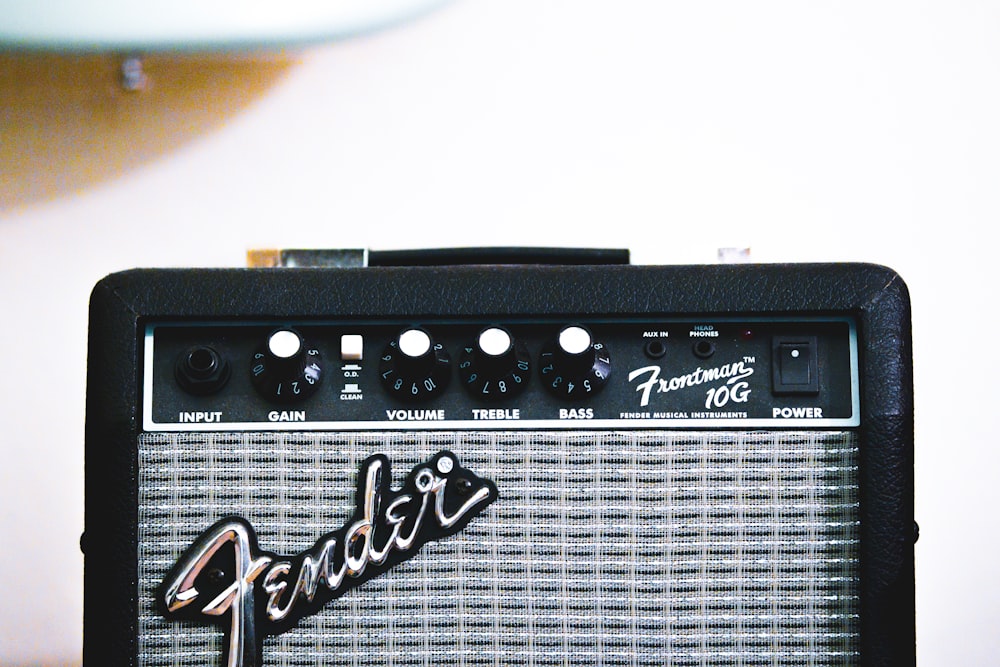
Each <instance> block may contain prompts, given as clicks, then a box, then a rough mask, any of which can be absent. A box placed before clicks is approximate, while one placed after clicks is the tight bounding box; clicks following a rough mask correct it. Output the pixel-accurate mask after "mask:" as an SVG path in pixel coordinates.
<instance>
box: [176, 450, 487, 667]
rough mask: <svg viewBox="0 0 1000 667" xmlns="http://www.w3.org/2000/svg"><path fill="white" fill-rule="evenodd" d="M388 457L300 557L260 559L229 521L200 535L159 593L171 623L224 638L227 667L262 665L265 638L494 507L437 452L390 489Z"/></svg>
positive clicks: (481, 482) (367, 471)
mask: <svg viewBox="0 0 1000 667" xmlns="http://www.w3.org/2000/svg"><path fill="white" fill-rule="evenodd" d="M391 480H392V475H391V474H390V464H389V459H388V458H386V457H385V456H384V455H381V454H377V455H375V456H372V457H370V458H368V459H366V460H365V462H364V463H363V464H362V465H361V472H360V474H359V475H358V492H357V501H356V503H357V510H356V511H355V514H354V516H353V517H352V518H351V520H350V521H348V522H347V523H346V524H345V525H344V526H342V527H341V528H339V529H338V530H335V531H334V532H332V533H327V534H326V535H323V536H322V537H320V538H319V540H317V541H316V543H315V544H314V545H313V547H312V548H311V549H309V550H307V551H305V552H303V553H300V554H298V555H297V556H290V557H288V556H278V555H277V554H274V553H270V552H267V551H261V550H260V549H259V547H258V545H257V536H256V535H255V533H254V530H253V527H252V526H251V525H250V524H249V523H248V522H247V521H246V520H244V519H242V518H239V517H228V518H225V519H223V520H221V521H219V522H218V523H216V524H215V525H213V526H212V527H211V528H209V529H208V530H206V531H205V532H204V533H202V534H201V535H200V536H199V537H198V538H197V539H196V540H195V541H194V543H193V544H192V545H191V546H190V547H188V549H187V551H186V552H185V553H184V555H183V556H181V558H180V560H178V562H177V564H176V565H175V566H174V568H173V569H172V570H171V571H170V573H169V574H168V575H167V576H166V577H165V578H164V580H163V584H162V585H161V587H160V590H159V591H158V594H157V598H158V599H157V603H158V605H159V608H160V611H161V613H162V614H163V615H164V616H165V617H166V618H167V619H187V620H200V621H203V622H210V623H215V624H218V625H221V626H222V628H223V630H224V631H225V632H226V633H227V635H228V637H227V641H226V648H225V649H224V651H225V655H224V657H223V664H224V665H226V667H259V666H260V665H261V664H262V662H261V659H260V657H259V656H260V651H261V646H262V645H263V639H264V636H265V635H274V634H279V633H281V632H284V631H286V630H288V629H290V628H291V627H293V626H294V625H295V624H296V622H298V620H299V619H301V618H302V617H303V616H307V615H309V614H313V613H316V612H317V611H319V609H320V608H321V607H322V606H323V605H324V604H326V603H327V602H329V601H330V600H333V599H334V598H338V597H340V596H341V595H343V594H344V593H346V592H347V591H348V590H350V589H352V588H355V587H357V586H360V585H361V584H362V583H364V582H365V581H367V580H369V579H371V578H372V577H376V576H378V575H380V574H382V573H384V572H385V571H386V570H388V569H389V568H391V567H393V566H394V565H397V564H399V563H401V562H403V561H405V560H407V559H409V558H412V557H413V556H414V555H416V553H417V552H418V551H419V550H420V547H422V546H423V545H424V544H425V543H427V542H429V541H432V540H439V539H441V538H443V537H446V536H448V535H453V534H455V533H457V532H459V531H460V530H462V529H463V528H464V527H465V526H466V524H468V523H469V521H471V520H472V518H473V517H475V516H476V515H477V514H479V513H480V512H481V511H482V510H483V509H485V508H486V506H487V505H489V504H490V503H492V502H493V501H494V500H496V499H497V488H496V485H495V484H493V482H491V481H489V480H486V479H481V478H479V477H477V476H476V475H474V474H473V473H471V472H469V471H468V470H465V469H464V468H462V467H461V466H460V465H459V463H458V459H457V458H456V457H455V455H454V454H452V453H451V452H447V451H443V452H440V453H438V454H437V455H436V456H434V457H433V458H432V459H431V460H430V461H429V462H427V463H424V464H421V465H419V466H417V467H416V468H414V469H413V470H412V471H411V472H410V474H409V475H408V476H407V479H406V482H405V484H404V485H403V488H402V489H401V490H400V491H398V492H397V491H393V490H392V489H391V488H390V483H391Z"/></svg>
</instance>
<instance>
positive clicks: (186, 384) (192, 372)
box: [174, 345, 229, 396]
mask: <svg viewBox="0 0 1000 667" xmlns="http://www.w3.org/2000/svg"><path fill="white" fill-rule="evenodd" d="M174 377H175V378H176V379H177V384H179V385H180V386H181V388H182V389H183V390H184V391H186V392H188V393H189V394H197V395H200V396H204V395H206V394H213V393H215V392H217V391H219V390H220V389H222V387H224V386H225V384H226V383H227V382H228V381H229V362H228V361H226V359H225V357H223V356H222V355H220V354H219V353H218V352H216V351H215V349H213V348H211V347H209V346H207V345H196V346H194V347H191V348H188V349H187V350H185V351H184V352H182V353H181V354H180V356H178V357H177V362H176V363H175V364H174Z"/></svg>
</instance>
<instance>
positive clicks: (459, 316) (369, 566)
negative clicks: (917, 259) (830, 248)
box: [83, 265, 915, 667]
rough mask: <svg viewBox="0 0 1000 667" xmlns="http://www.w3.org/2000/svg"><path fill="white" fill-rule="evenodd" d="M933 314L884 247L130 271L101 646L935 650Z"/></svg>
mask: <svg viewBox="0 0 1000 667" xmlns="http://www.w3.org/2000/svg"><path fill="white" fill-rule="evenodd" d="M909 326H910V324H909V305H908V297H907V293H906V288H905V286H904V284H903V282H902V281H901V280H900V278H899V277H897V276H896V275H895V274H894V273H893V272H892V271H890V270H887V269H885V268H882V267H877V266H870V265H770V266H755V265H732V266H711V267H648V266H460V267H447V268H443V267H419V268H416V267H410V268H390V267H385V268H362V269H294V270H293V269H267V270H259V269H254V270H141V271H132V272H126V273H121V274H116V275H112V276H110V277H108V278H106V279H105V280H103V281H102V282H101V283H100V284H99V285H98V286H97V287H96V289H95V291H94V295H93V299H92V303H91V331H90V357H89V380H88V396H87V443H86V447H87V451H86V466H87V469H86V488H87V493H86V533H85V535H84V539H83V547H84V551H85V554H86V563H85V564H86V575H85V579H86V585H85V599H86V602H85V607H86V612H85V648H84V657H85V665H86V667H108V666H115V665H128V666H133V667H180V666H182V665H184V666H196V665H197V666H207V667H222V666H228V667H237V666H241V667H257V666H270V665H274V666H278V665H292V666H297V667H298V666H306V665H372V666H374V665H379V666H382V665H398V666H404V665H434V666H437V665H481V666H486V665H538V666H541V665H573V666H576V665H622V666H625V665H719V664H740V665H837V666H842V665H899V664H912V663H913V662H914V607H913V541H914V539H915V527H914V523H913V516H912V512H913V510H912V495H913V489H912V404H911V360H910V333H909Z"/></svg>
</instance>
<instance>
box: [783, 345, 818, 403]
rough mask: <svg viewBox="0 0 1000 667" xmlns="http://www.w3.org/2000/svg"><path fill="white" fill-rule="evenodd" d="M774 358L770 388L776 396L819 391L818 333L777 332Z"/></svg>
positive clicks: (805, 394) (808, 393)
mask: <svg viewBox="0 0 1000 667" xmlns="http://www.w3.org/2000/svg"><path fill="white" fill-rule="evenodd" d="M771 359H772V364H771V374H772V375H771V383H772V385H771V391H772V392H773V393H774V394H775V395H776V396H793V395H798V396H815V395H816V394H818V393H819V371H818V369H817V364H816V337H815V336H775V337H774V338H773V339H772V340H771Z"/></svg>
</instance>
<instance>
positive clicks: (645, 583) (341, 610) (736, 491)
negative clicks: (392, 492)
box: [138, 431, 858, 667]
mask: <svg viewBox="0 0 1000 667" xmlns="http://www.w3.org/2000/svg"><path fill="white" fill-rule="evenodd" d="M441 449H450V450H451V451H453V452H455V453H456V454H457V455H458V458H459V460H460V461H461V463H462V465H463V466H464V467H466V468H468V469H470V470H472V471H473V472H475V473H476V474H478V475H480V476H483V477H487V478H490V479H493V480H494V481H495V482H496V484H497V487H498V488H499V490H500V499H499V500H498V501H496V502H495V503H494V504H492V505H490V506H489V507H488V508H487V509H486V511H485V512H484V513H483V514H482V515H480V516H478V517H476V518H475V519H473V520H472V522H471V523H470V524H469V526H468V527H467V528H466V529H465V530H464V531H462V532H461V533H459V534H457V535H455V536H452V537H449V538H446V539H444V540H442V541H440V542H430V543H428V544H427V545H426V546H425V547H424V548H423V549H422V550H421V552H420V553H419V554H417V555H416V557H414V558H413V559H412V560H409V561H406V562H404V563H402V564H400V565H399V566H397V567H396V568H394V569H392V570H390V571H389V572H388V573H386V574H384V575H382V576H380V577H377V578H375V579H372V580H371V581H369V582H367V583H365V584H364V585H362V586H361V587H359V588H357V589H354V590H352V591H350V592H348V593H347V594H346V595H345V596H344V597H342V598H339V599H337V600H334V601H332V602H331V603H329V604H328V605H327V606H326V607H324V609H323V610H322V611H321V612H320V613H319V614H317V615H315V616H312V617H308V618H305V619H303V620H302V622H301V623H300V624H299V626H298V627H296V628H294V629H292V630H291V631H289V632H287V633H285V634H282V635H280V636H277V637H268V638H267V639H266V640H265V643H264V649H263V662H264V664H265V665H267V666H270V665H275V666H279V665H281V666H285V665H288V666H306V665H313V666H318V665H379V666H381V665H399V666H403V665H435V666H436V665H707V664H745V665H765V664H766V665H802V664H815V665H849V664H852V663H855V662H856V661H857V654H858V561H857V552H858V497H857V481H856V478H857V450H858V445H857V441H856V436H855V435H854V434H853V433H851V432H835V433H831V432H806V433H787V432H767V433H758V432H718V431H715V432H704V433H694V432H653V431H646V432H623V433H609V432H601V433H598V432H592V433H565V432H544V431H542V432H509V433H507V432H505V433H494V432H481V433H478V432H473V433H468V432H465V433H420V432H416V433H414V432H407V433H312V434H274V433H246V434H231V433H230V434H222V433H220V434H211V433H209V434H203V433H199V434H143V435H141V436H140V440H139V464H140V470H141V479H140V483H139V491H140V493H139V495H140V497H139V517H138V520H139V545H138V558H139V596H140V618H139V653H140V655H139V665H140V667H165V666H170V667H179V666H182V665H183V666H187V667H196V666H198V667H202V666H214V665H219V664H221V657H220V656H221V650H222V639H223V635H222V632H221V631H219V630H217V629H216V628H215V627H214V626H206V625H194V624H189V623H177V622H167V621H165V620H164V619H162V618H161V617H159V616H158V615H157V613H156V609H155V603H154V594H155V590H156V588H157V586H158V585H159V584H160V582H161V581H162V579H163V576H164V574H165V573H166V572H167V571H168V570H169V569H170V568H171V566H173V564H174V563H175V562H176V560H177V558H178V557H179V556H180V555H181V553H182V552H183V551H184V550H185V548H186V547H188V546H189V545H190V544H191V542H192V541H193V540H194V539H195V538H196V537H197V536H198V535H199V533H201V532H202V531H203V530H205V529H206V528H207V527H208V526H209V525H211V524H212V523H213V522H214V521H215V520H216V519H219V518H222V517H223V516H226V515H230V514H236V515H240V516H243V517H244V518H246V519H247V520H249V521H250V523H251V524H252V525H253V526H254V527H255V528H256V530H257V534H258V536H259V539H260V546H261V548H262V549H265V550H268V551H272V552H276V553H278V554H282V555H286V556H290V555H293V554H297V553H299V552H301V551H304V550H306V549H308V548H310V547H311V546H312V545H313V544H314V543H315V541H316V540H317V539H318V538H319V537H320V536H321V535H323V534H325V533H327V532H330V531H332V530H334V529H336V528H339V527H340V526H341V525H343V524H344V523H345V522H346V521H347V519H348V518H349V517H350V515H351V514H352V513H353V510H354V494H355V489H356V477H357V474H358V469H359V467H360V465H361V462H362V461H363V460H364V459H365V458H366V457H367V456H369V455H371V454H375V453H384V454H386V455H387V456H388V457H389V459H390V460H391V461H392V465H393V474H394V477H396V481H397V483H399V482H401V481H402V478H403V477H404V476H405V475H406V474H407V473H408V472H409V471H410V470H411V469H412V468H413V467H414V466H415V465H417V464H418V463H421V462H423V461H426V460H428V459H429V458H430V457H431V456H432V455H433V454H435V453H437V452H438V451H440V450H441Z"/></svg>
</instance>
